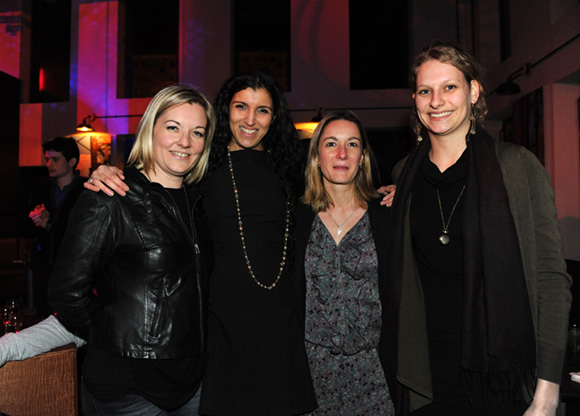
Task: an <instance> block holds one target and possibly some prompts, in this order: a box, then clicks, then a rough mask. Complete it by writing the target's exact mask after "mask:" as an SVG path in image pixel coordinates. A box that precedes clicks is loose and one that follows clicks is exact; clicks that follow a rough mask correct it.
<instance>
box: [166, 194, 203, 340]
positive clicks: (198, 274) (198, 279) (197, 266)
mask: <svg viewBox="0 0 580 416" xmlns="http://www.w3.org/2000/svg"><path fill="white" fill-rule="evenodd" d="M184 190H185V192H186V197H187V190H186V189H185V187H184ZM165 192H167V194H168V195H169V198H170V200H171V201H173V204H172V207H171V209H172V210H173V214H174V215H175V216H176V217H177V218H178V219H179V221H181V223H182V225H183V228H184V229H185V228H186V224H185V222H184V221H183V218H181V214H180V213H179V207H178V206H177V204H176V203H175V201H174V200H173V197H172V196H171V194H170V193H169V192H168V191H167V190H165ZM200 199H201V196H198V197H197V199H196V200H195V201H194V202H193V205H192V207H191V210H190V212H189V222H190V224H191V236H189V233H188V232H186V234H187V236H188V237H189V238H191V241H192V243H193V247H194V257H195V275H196V283H197V293H198V298H199V299H198V300H199V332H200V335H201V337H200V344H199V347H200V351H203V344H204V340H205V331H204V329H203V295H202V291H201V269H200V257H201V256H200V253H201V250H200V249H199V245H198V243H197V233H196V230H195V223H194V221H193V212H194V211H195V207H196V206H197V204H198V202H199V200H200Z"/></svg>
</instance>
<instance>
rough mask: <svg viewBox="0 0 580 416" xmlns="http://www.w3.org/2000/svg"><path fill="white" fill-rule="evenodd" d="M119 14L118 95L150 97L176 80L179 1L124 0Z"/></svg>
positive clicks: (122, 96) (177, 72)
mask: <svg viewBox="0 0 580 416" xmlns="http://www.w3.org/2000/svg"><path fill="white" fill-rule="evenodd" d="M123 6H124V7H123ZM119 14H120V16H119V22H120V24H119V42H118V44H119V82H118V85H119V91H118V94H117V95H118V96H119V98H143V97H153V96H154V95H155V94H156V93H157V92H158V91H159V90H160V89H162V88H163V87H166V86H167V85H170V84H175V83H177V82H178V80H179V61H178V60H179V0H164V1H163V4H162V5H160V4H159V3H157V2H152V1H151V2H150V1H142V0H124V1H122V2H121V3H120V4H119Z"/></svg>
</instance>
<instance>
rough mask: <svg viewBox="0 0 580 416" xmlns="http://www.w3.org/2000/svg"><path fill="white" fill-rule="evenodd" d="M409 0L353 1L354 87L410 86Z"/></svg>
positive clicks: (350, 3) (351, 62) (351, 42)
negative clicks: (408, 81) (408, 77)
mask: <svg viewBox="0 0 580 416" xmlns="http://www.w3.org/2000/svg"><path fill="white" fill-rule="evenodd" d="M408 16H409V13H408V6H407V0H398V1H385V0H366V1H359V0H351V1H349V19H350V21H349V30H350V88H351V89H352V90H362V89H384V88H406V87H407V73H408V70H409V53H408V48H409V31H408V26H409V24H408V19H409V17H408Z"/></svg>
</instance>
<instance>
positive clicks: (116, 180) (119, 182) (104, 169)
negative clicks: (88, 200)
mask: <svg viewBox="0 0 580 416" xmlns="http://www.w3.org/2000/svg"><path fill="white" fill-rule="evenodd" d="M124 179H125V175H123V171H122V170H121V169H119V168H117V167H115V166H107V165H100V166H99V167H98V168H97V169H96V170H95V171H94V172H93V173H92V174H91V177H90V178H89V180H88V181H86V182H85V183H84V187H85V188H87V189H88V190H89V191H93V192H99V191H103V192H104V193H106V194H107V195H109V196H113V195H114V192H116V193H118V194H119V195H121V196H125V195H126V193H127V191H128V190H129V187H128V186H127V185H126V184H125V182H123V180H124ZM113 191H114V192H113Z"/></svg>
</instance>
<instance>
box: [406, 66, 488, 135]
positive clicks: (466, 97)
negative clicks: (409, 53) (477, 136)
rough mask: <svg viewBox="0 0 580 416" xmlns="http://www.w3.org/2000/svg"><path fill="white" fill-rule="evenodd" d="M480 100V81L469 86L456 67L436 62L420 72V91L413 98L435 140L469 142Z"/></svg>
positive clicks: (420, 69)
mask: <svg viewBox="0 0 580 416" xmlns="http://www.w3.org/2000/svg"><path fill="white" fill-rule="evenodd" d="M478 98H479V84H478V83H477V81H471V85H470V84H468V83H467V80H466V79H465V75H463V73H462V72H461V71H460V70H459V69H457V68H456V67H454V66H453V65H449V64H445V63H442V62H439V61H436V60H429V61H427V62H425V63H423V64H422V65H421V66H420V67H419V68H418V70H417V90H416V91H415V93H414V94H413V99H414V100H415V106H416V108H417V115H418V117H419V120H421V123H422V124H423V125H424V126H425V128H427V130H428V131H429V134H430V135H431V136H432V137H433V136H435V137H453V138H458V139H461V140H464V139H465V136H466V135H467V132H468V131H469V126H470V120H469V116H470V114H471V105H472V104H475V103H476V102H477V99H478Z"/></svg>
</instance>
